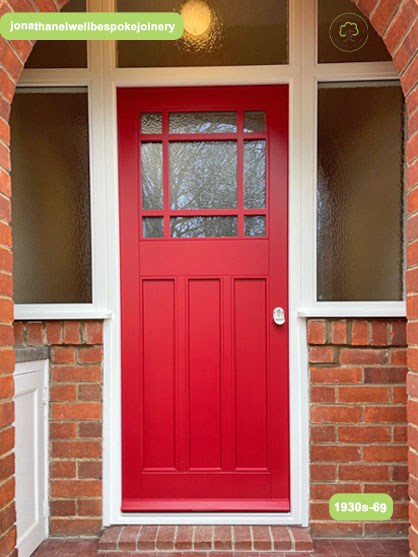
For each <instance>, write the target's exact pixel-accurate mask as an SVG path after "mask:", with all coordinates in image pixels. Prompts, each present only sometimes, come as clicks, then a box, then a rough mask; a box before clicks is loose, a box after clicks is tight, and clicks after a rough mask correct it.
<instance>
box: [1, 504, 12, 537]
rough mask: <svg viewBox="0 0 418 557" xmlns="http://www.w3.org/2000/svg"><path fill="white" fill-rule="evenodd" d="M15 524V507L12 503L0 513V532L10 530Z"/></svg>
mask: <svg viewBox="0 0 418 557" xmlns="http://www.w3.org/2000/svg"><path fill="white" fill-rule="evenodd" d="M15 522H16V507H15V504H14V503H11V504H10V505H9V506H8V507H6V508H5V509H2V511H0V525H1V531H2V532H6V530H8V529H9V528H11V527H12V526H13V525H14V523H15Z"/></svg>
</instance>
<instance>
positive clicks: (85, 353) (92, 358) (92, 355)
mask: <svg viewBox="0 0 418 557" xmlns="http://www.w3.org/2000/svg"><path fill="white" fill-rule="evenodd" d="M102 360H103V348H102V347H101V346H89V347H86V348H79V349H78V361H79V362H80V364H93V363H101V361H102Z"/></svg>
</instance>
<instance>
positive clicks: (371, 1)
mask: <svg viewBox="0 0 418 557" xmlns="http://www.w3.org/2000/svg"><path fill="white" fill-rule="evenodd" d="M356 3H357V7H358V8H359V10H361V12H362V13H363V14H364V15H366V16H367V17H369V16H370V14H371V13H372V12H373V10H374V9H375V8H376V5H377V4H378V3H379V0H358V1H357V2H356Z"/></svg>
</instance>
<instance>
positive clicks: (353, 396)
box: [338, 387, 390, 402]
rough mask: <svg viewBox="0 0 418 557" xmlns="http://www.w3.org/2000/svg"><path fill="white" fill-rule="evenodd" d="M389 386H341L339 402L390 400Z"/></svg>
mask: <svg viewBox="0 0 418 557" xmlns="http://www.w3.org/2000/svg"><path fill="white" fill-rule="evenodd" d="M389 401H390V392H389V388H388V387H340V388H339V389H338V402H389Z"/></svg>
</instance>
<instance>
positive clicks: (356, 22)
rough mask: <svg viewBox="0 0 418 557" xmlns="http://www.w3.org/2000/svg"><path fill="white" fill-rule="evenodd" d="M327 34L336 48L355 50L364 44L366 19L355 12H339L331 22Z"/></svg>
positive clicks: (367, 28)
mask: <svg viewBox="0 0 418 557" xmlns="http://www.w3.org/2000/svg"><path fill="white" fill-rule="evenodd" d="M329 36H330V39H331V42H332V44H333V45H334V46H335V48H338V50H342V51H343V52H355V51H356V50H360V48H362V47H363V46H364V45H365V44H366V42H367V39H368V37H369V27H368V25H367V23H366V20H365V19H363V18H362V17H361V16H359V15H357V14H351V13H346V14H341V15H339V16H337V17H336V18H335V19H334V21H333V22H332V23H331V26H330V28H329Z"/></svg>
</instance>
